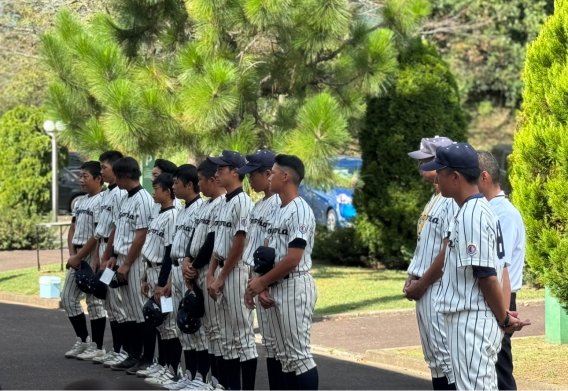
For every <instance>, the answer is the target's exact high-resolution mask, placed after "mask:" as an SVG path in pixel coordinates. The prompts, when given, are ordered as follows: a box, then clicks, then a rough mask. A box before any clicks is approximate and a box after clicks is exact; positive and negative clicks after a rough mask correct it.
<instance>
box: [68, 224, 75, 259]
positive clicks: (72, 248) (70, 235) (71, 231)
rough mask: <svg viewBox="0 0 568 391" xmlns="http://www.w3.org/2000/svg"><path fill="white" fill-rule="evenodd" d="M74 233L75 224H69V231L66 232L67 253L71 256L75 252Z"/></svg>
mask: <svg viewBox="0 0 568 391" xmlns="http://www.w3.org/2000/svg"><path fill="white" fill-rule="evenodd" d="M74 235H75V224H74V223H73V224H71V226H70V227H69V232H67V247H68V248H69V255H70V256H73V255H75V254H76V253H77V251H75V246H73V236H74Z"/></svg>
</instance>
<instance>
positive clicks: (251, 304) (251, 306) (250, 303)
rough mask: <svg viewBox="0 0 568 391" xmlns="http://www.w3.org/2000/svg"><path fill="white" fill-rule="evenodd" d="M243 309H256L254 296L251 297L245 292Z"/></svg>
mask: <svg viewBox="0 0 568 391" xmlns="http://www.w3.org/2000/svg"><path fill="white" fill-rule="evenodd" d="M245 307H247V308H248V309H249V310H254V309H256V304H255V302H254V296H253V295H251V294H250V293H249V292H248V291H245Z"/></svg>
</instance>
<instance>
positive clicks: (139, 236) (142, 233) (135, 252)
mask: <svg viewBox="0 0 568 391" xmlns="http://www.w3.org/2000/svg"><path fill="white" fill-rule="evenodd" d="M147 233H148V228H143V229H139V230H137V231H136V236H135V237H134V240H133V241H132V245H131V246H130V250H129V251H128V254H126V258H125V259H124V263H125V264H126V265H128V266H130V265H132V264H133V263H134V261H136V259H137V258H138V257H139V256H140V253H141V252H142V247H144V242H145V241H146V234H147Z"/></svg>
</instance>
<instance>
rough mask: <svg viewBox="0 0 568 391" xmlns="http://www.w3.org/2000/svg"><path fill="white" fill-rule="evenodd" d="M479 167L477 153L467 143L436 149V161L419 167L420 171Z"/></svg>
mask: <svg viewBox="0 0 568 391" xmlns="http://www.w3.org/2000/svg"><path fill="white" fill-rule="evenodd" d="M446 167H448V168H476V167H479V159H478V158H477V152H476V151H475V149H473V147H472V146H471V145H469V144H468V143H456V144H452V145H448V146H446V147H438V149H436V159H435V160H434V161H432V162H430V163H426V164H423V165H422V166H420V169H421V170H422V171H438V170H441V169H443V168H446Z"/></svg>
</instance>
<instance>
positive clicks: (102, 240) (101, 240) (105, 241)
mask: <svg viewBox="0 0 568 391" xmlns="http://www.w3.org/2000/svg"><path fill="white" fill-rule="evenodd" d="M99 243H108V238H100V239H99Z"/></svg>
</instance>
